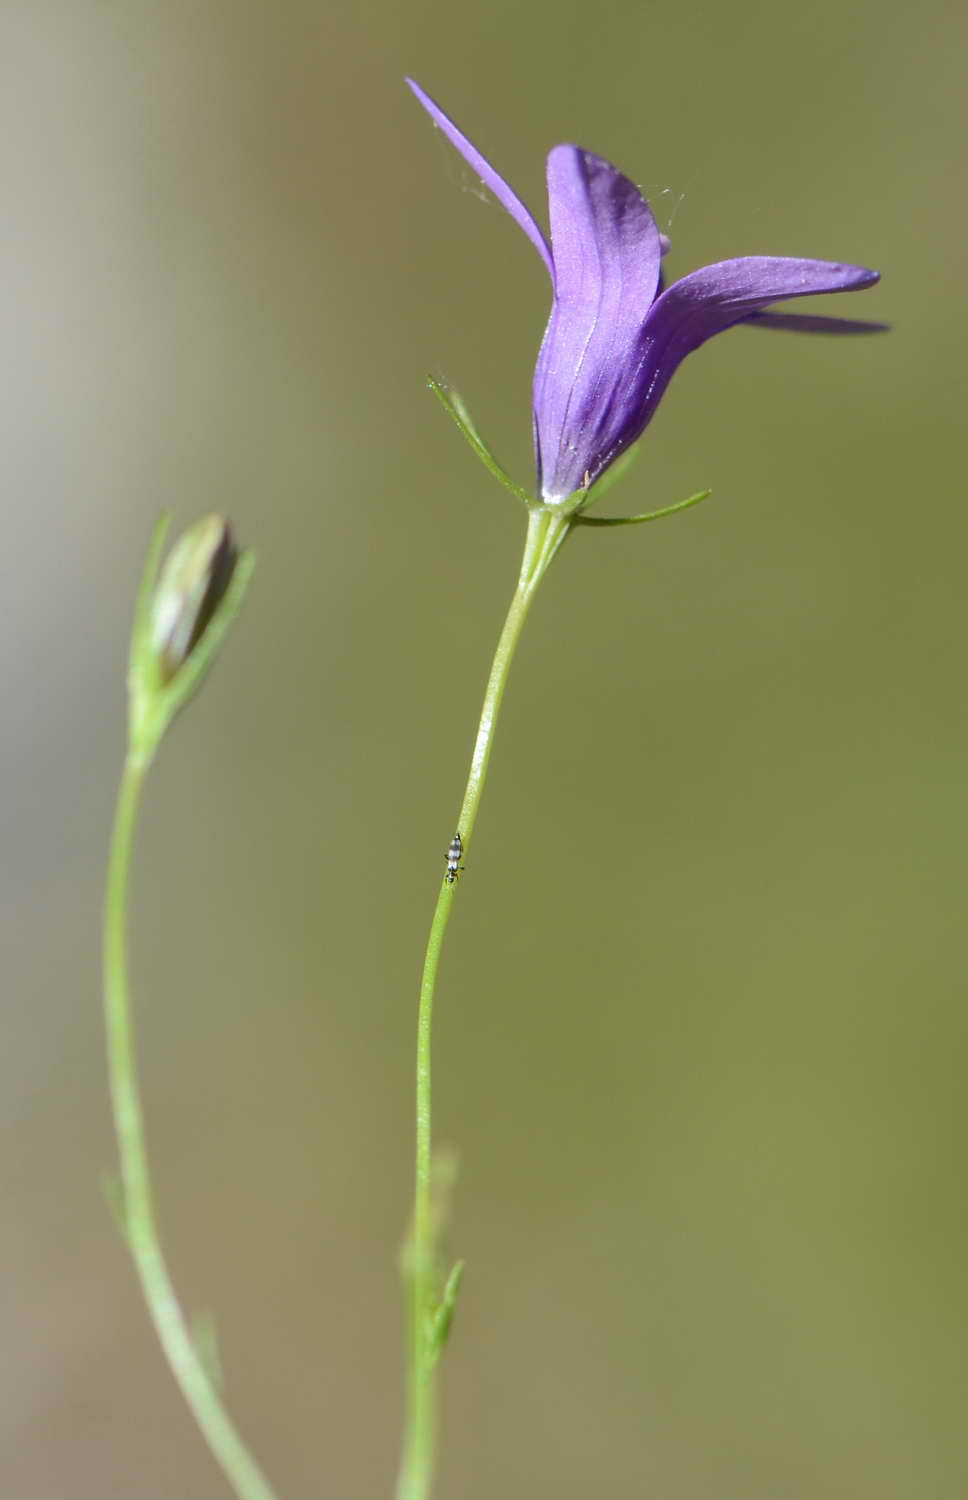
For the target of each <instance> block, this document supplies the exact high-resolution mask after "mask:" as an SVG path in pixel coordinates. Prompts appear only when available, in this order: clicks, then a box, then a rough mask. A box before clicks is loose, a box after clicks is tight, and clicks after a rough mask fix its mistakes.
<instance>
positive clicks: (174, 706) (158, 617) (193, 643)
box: [128, 512, 255, 764]
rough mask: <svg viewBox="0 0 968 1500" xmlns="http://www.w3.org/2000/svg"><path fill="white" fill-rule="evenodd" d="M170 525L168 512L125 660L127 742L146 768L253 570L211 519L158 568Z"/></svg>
mask: <svg viewBox="0 0 968 1500" xmlns="http://www.w3.org/2000/svg"><path fill="white" fill-rule="evenodd" d="M170 525H171V515H170V514H169V513H167V512H166V513H165V514H164V515H162V516H161V517H160V518H159V520H158V523H157V525H156V526H155V530H154V534H153V535H152V538H151V543H150V545H149V548H148V556H147V559H146V562H145V568H144V573H143V575H142V579H141V587H140V589H139V592H138V602H137V605H136V607H135V617H134V625H133V627H132V632H131V649H130V654H129V658H128V735H129V741H130V748H131V753H132V754H133V755H134V756H136V757H137V758H138V759H139V760H141V761H142V762H143V763H144V764H147V763H148V762H149V761H150V760H151V758H152V756H153V755H154V753H155V751H156V750H157V748H158V745H159V743H160V742H161V739H162V736H163V735H164V733H165V731H166V729H167V728H168V726H169V724H170V723H171V721H172V719H173V718H174V717H175V715H176V714H177V713H178V712H179V710H180V709H182V708H183V707H184V706H185V704H186V703H187V702H188V701H189V699H190V698H191V697H192V696H193V694H194V693H195V692H196V691H197V689H198V687H199V686H200V684H201V681H202V679H203V677H204V676H205V674H206V673H207V672H208V670H209V668H210V667H211V665H212V662H213V661H214V660H215V657H216V655H217V654H218V651H219V649H220V647H221V645H222V641H223V640H224V638H225V635H226V633H227V632H228V630H229V628H230V626H231V625H232V622H233V621H234V619H235V617H236V615H237V614H238V612H239V609H240V608H241V605H242V601H243V599H244V597H245V593H246V590H247V588H248V585H249V579H250V578H251V576H252V569H253V567H254V566H255V554H254V553H253V552H251V551H244V552H239V551H238V549H237V548H236V546H235V543H234V541H233V539H232V534H231V531H230V530H229V527H228V525H227V523H226V522H225V521H224V520H223V519H222V517H221V516H214V515H213V516H205V517H203V519H202V520H200V521H197V522H196V523H195V525H194V526H192V527H190V528H189V529H188V531H186V532H184V533H183V534H182V536H181V537H180V538H179V539H178V541H177V543H176V544H175V546H174V547H173V548H172V550H171V552H170V554H169V556H168V557H167V559H166V560H165V563H164V566H163V567H162V566H161V557H162V552H163V549H164V545H165V540H166V538H167V535H168V530H169V527H170Z"/></svg>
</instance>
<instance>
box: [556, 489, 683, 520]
mask: <svg viewBox="0 0 968 1500" xmlns="http://www.w3.org/2000/svg"><path fill="white" fill-rule="evenodd" d="M711 494H712V490H700V491H699V493H698V495H690V496H689V498H688V500H679V501H677V502H676V504H675V505H666V506H665V507H664V508H663V509H662V510H650V511H647V512H646V513H645V515H642V516H585V515H582V514H581V513H579V514H578V515H577V516H576V517H575V521H576V522H577V524H578V525H580V526H638V525H641V523H642V522H643V521H659V520H661V519H662V517H663V516H674V515H675V514H676V512H677V511H680V510H688V509H689V508H690V506H692V505H698V504H699V502H700V500H708V499H709V496H710V495H711Z"/></svg>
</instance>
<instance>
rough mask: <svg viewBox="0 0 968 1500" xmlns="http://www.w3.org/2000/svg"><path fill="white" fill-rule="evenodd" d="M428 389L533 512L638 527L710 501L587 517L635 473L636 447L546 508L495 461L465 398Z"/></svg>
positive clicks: (440, 387)
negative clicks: (616, 487)
mask: <svg viewBox="0 0 968 1500" xmlns="http://www.w3.org/2000/svg"><path fill="white" fill-rule="evenodd" d="M427 385H428V386H429V387H430V389H431V390H432V391H433V393H434V395H435V396H436V397H437V400H438V401H439V402H440V404H441V406H442V407H443V408H444V410H445V411H446V412H447V414H448V416H449V417H450V418H451V421H452V422H454V424H455V425H456V426H457V427H458V428H459V429H460V431H461V433H462V434H463V435H464V438H465V439H466V441H467V443H468V444H469V446H470V447H471V448H472V449H473V451H474V452H475V453H476V454H477V457H478V458H479V459H480V461H481V463H482V464H483V465H484V467H485V469H487V471H488V473H489V474H493V475H494V478H495V479H496V480H497V481H498V482H499V483H500V484H503V486H504V488H505V489H506V490H510V492H511V494H512V495H514V497H515V498H516V499H518V500H521V501H522V502H523V503H524V504H525V505H527V506H528V507H529V508H530V509H531V510H534V509H541V510H548V511H556V512H558V513H559V514H560V515H562V516H567V517H568V518H569V519H570V521H571V522H572V523H573V524H575V525H578V526H639V525H641V524H642V523H643V522H645V521H659V520H661V519H662V517H663V516H673V515H676V514H677V513H678V512H679V511H680V510H689V509H690V508H691V507H692V506H693V505H698V504H699V503H700V501H702V500H708V499H709V496H710V495H711V494H712V490H699V491H698V492H697V493H696V494H695V495H690V496H689V497H688V498H687V499H685V500H677V501H676V503H675V504H674V505H665V506H663V507H662V508H661V509H660V510H650V511H645V512H644V513H643V514H641V515H637V516H588V515H586V514H585V511H586V510H587V509H588V508H589V506H592V505H595V504H596V503H597V502H598V501H599V500H601V498H602V497H603V495H607V494H608V492H609V490H611V489H612V488H613V487H614V486H615V485H616V484H618V483H619V481H620V480H622V479H624V478H625V476H626V475H627V474H628V473H629V472H630V470H631V469H632V466H633V464H634V463H635V461H636V459H637V458H638V454H639V448H638V444H635V445H634V446H633V447H631V448H627V449H626V451H625V452H624V453H622V454H620V455H619V457H618V458H617V459H616V460H615V462H614V463H611V464H609V466H608V468H607V469H606V470H605V473H604V474H603V475H602V477H601V478H600V479H597V480H596V481H595V483H594V484H592V485H589V487H588V488H587V489H581V490H578V491H577V493H576V494H574V495H571V496H569V498H568V499H567V500H564V501H561V502H560V503H558V502H556V503H555V504H544V503H542V502H541V501H538V500H536V499H535V498H534V496H533V495H529V494H528V492H527V490H526V489H524V488H523V487H522V486H521V485H520V484H518V483H516V481H515V480H513V479H512V478H511V476H510V474H508V472H507V470H506V469H505V468H504V466H503V465H502V464H500V463H499V462H498V460H497V459H496V458H495V457H494V454H493V453H492V452H491V450H490V448H489V447H488V446H487V444H486V443H485V441H484V439H483V438H482V436H481V433H480V429H479V428H478V426H477V423H476V422H475V421H474V418H473V417H472V415H471V413H470V411H469V410H468V408H467V405H466V403H465V402H464V399H463V397H462V396H461V395H460V393H459V392H458V391H455V390H454V389H453V387H452V386H447V385H445V384H444V382H443V381H441V380H437V379H435V378H434V376H432V375H431V376H428V378H427Z"/></svg>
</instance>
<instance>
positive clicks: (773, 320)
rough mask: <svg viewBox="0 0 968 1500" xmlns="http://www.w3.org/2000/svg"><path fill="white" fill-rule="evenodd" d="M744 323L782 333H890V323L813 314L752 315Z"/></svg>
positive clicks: (775, 313)
mask: <svg viewBox="0 0 968 1500" xmlns="http://www.w3.org/2000/svg"><path fill="white" fill-rule="evenodd" d="M743 322H744V323H749V324H752V325H753V326H754V327H755V328H777V329H779V330H780V331H781V332H782V333H890V331H891V325H890V323H870V322H868V321H867V320H866V319H864V318H861V319H857V318H824V317H822V316H819V315H818V314H815V313H814V314H811V313H778V312H755V313H750V315H749V317H748V318H744V319H743Z"/></svg>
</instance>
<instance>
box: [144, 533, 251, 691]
mask: <svg viewBox="0 0 968 1500" xmlns="http://www.w3.org/2000/svg"><path fill="white" fill-rule="evenodd" d="M238 559H239V553H238V548H237V547H236V545H235V542H234V540H233V537H232V533H231V530H230V529H229V525H228V522H227V521H225V520H224V519H223V518H222V517H221V516H217V515H210V516H203V518H202V519H201V520H200V521H196V523H195V525H194V526H191V527H189V529H188V530H187V531H186V532H184V533H183V535H182V536H181V537H179V539H178V541H177V542H176V543H175V546H174V547H173V548H172V550H171V553H170V554H169V556H168V559H167V561H166V562H165V565H164V567H163V568H162V571H161V577H160V579H159V580H158V584H157V587H156V588H155V591H154V596H153V598H152V603H151V615H150V629H149V639H150V644H151V651H152V654H153V656H154V659H155V663H156V667H157V671H158V677H159V680H160V682H161V684H162V685H163V686H164V685H167V684H168V683H169V682H171V680H172V678H173V677H174V676H175V674H176V672H177V671H178V670H179V668H180V667H181V666H183V665H184V663H185V662H186V661H187V659H188V657H189V656H190V655H191V653H192V651H193V650H194V649H195V647H196V646H197V644H198V642H199V641H200V640H201V638H202V636H203V635H204V633H205V630H206V627H207V626H208V624H209V621H210V620H211V618H212V616H213V615H214V614H215V611H216V610H217V609H218V606H219V605H220V604H221V602H222V600H223V599H224V598H225V594H226V591H227V589H228V587H229V584H230V583H231V581H232V575H233V573H234V572H235V567H236V563H237V562H238Z"/></svg>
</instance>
